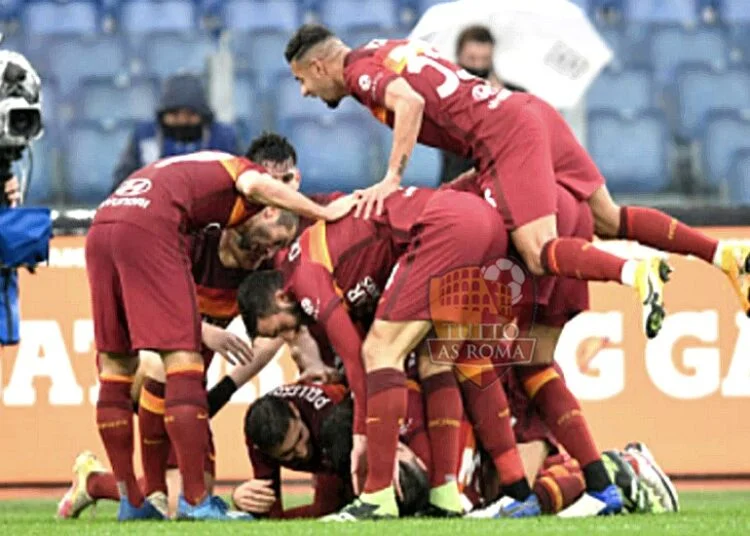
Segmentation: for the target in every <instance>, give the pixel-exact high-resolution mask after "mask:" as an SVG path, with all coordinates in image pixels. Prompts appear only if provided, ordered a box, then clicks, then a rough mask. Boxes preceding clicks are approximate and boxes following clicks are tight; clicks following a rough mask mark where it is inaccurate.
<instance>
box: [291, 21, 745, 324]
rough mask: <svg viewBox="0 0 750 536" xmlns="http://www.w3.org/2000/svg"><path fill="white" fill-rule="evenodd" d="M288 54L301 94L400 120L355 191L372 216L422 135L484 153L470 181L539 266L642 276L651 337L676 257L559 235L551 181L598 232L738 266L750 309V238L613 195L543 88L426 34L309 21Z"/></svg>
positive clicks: (635, 283) (587, 274)
mask: <svg viewBox="0 0 750 536" xmlns="http://www.w3.org/2000/svg"><path fill="white" fill-rule="evenodd" d="M285 56H286V60H287V61H288V62H289V64H290V67H291V71H292V73H293V74H294V76H295V78H296V79H297V80H298V81H299V83H300V87H301V92H302V95H304V96H311V97H318V98H320V99H321V100H323V101H324V102H325V103H326V104H328V106H329V107H331V108H335V107H336V106H338V104H339V102H340V101H341V99H343V98H344V97H346V96H348V95H351V96H353V97H354V98H355V99H357V100H358V101H359V102H360V103H362V104H363V105H364V106H366V107H368V108H370V109H371V110H372V112H373V115H374V116H375V117H376V118H377V119H378V120H380V121H381V122H383V123H385V124H387V125H389V126H391V127H392V128H393V131H394V132H393V134H394V135H393V145H392V147H391V154H390V159H389V161H388V171H387V173H386V176H385V178H384V179H383V180H382V181H381V182H380V183H378V184H377V185H375V186H373V187H371V188H369V189H367V190H364V191H362V192H359V195H360V196H361V198H362V199H363V200H364V201H365V206H364V211H363V214H364V217H365V218H367V217H369V214H370V212H371V209H372V208H373V206H374V205H376V206H375V208H376V212H378V213H379V212H380V210H381V208H382V205H383V199H384V198H385V197H386V196H387V195H388V194H389V193H390V192H393V191H394V190H395V189H396V188H397V187H398V186H399V184H400V182H401V177H402V176H403V173H404V170H405V168H406V166H407V164H408V161H409V158H410V156H411V153H412V151H413V149H414V146H415V144H416V143H417V142H418V141H419V142H421V143H424V144H425V145H430V146H433V147H438V148H440V149H443V150H447V151H451V152H454V153H456V154H457V155H460V156H463V157H466V158H469V157H470V158H472V159H475V160H477V161H478V166H477V171H476V173H475V174H473V175H471V176H470V178H469V180H471V181H473V182H474V183H475V185H476V189H477V190H478V191H479V192H481V195H482V197H484V198H485V199H487V200H488V201H489V202H491V203H492V204H493V206H495V207H496V208H497V211H498V212H499V213H500V214H501V215H502V217H503V220H504V223H505V227H506V228H507V230H508V231H509V232H510V233H511V239H512V242H513V244H514V245H515V247H516V248H517V250H518V251H519V253H520V255H521V258H522V259H523V260H524V261H525V264H526V265H527V266H528V267H529V269H530V270H531V271H532V273H534V274H538V275H541V274H554V275H562V276H567V277H576V278H579V279H585V280H588V281H614V282H618V283H622V284H624V285H629V286H632V287H634V288H635V289H636V291H637V292H638V295H639V297H640V299H641V302H642V303H643V321H644V327H645V331H646V334H647V335H648V336H649V337H654V336H656V334H657V333H658V331H659V329H660V328H661V325H662V321H663V317H664V308H663V305H664V298H663V285H664V282H665V281H666V280H667V279H668V275H669V268H668V266H667V265H666V264H665V263H664V262H663V261H659V260H658V259H655V260H650V261H635V260H624V259H621V258H619V257H616V256H614V255H612V254H609V253H607V252H604V251H602V250H599V249H597V248H593V247H590V243H589V242H587V241H584V240H581V239H576V238H569V237H561V236H560V235H559V233H558V232H557V229H556V226H555V199H554V192H555V188H554V184H555V182H557V183H558V184H562V185H563V186H564V187H565V188H567V189H568V190H570V191H571V192H572V193H573V194H574V195H575V196H576V197H577V198H578V199H581V200H586V201H587V202H588V203H589V205H590V207H591V210H592V212H593V214H594V218H595V223H596V234H597V236H599V237H601V238H627V239H630V240H635V241H637V242H640V243H641V244H644V245H647V246H650V247H653V248H656V249H660V250H663V251H668V252H672V253H679V254H683V255H694V256H696V257H698V258H700V259H702V260H704V261H705V262H708V263H711V264H713V265H715V266H717V267H718V268H719V269H721V270H722V271H723V272H724V273H726V274H727V275H728V276H729V277H730V279H731V281H732V284H733V286H734V288H735V290H736V291H737V292H738V294H739V296H740V299H741V301H742V306H743V309H744V310H745V311H746V312H748V311H750V301H748V297H747V295H746V294H745V292H743V290H742V285H741V281H740V276H741V275H743V274H745V273H746V272H748V271H750V244H748V243H744V242H743V243H742V244H739V245H735V244H732V243H730V242H729V241H718V240H715V239H713V238H710V237H707V236H705V235H703V234H702V233H700V232H698V231H697V230H695V229H693V228H691V227H688V226H687V225H684V224H682V223H680V222H678V221H677V220H675V219H673V218H671V217H670V216H668V215H667V214H664V213H663V212H660V211H657V210H654V209H650V208H642V207H620V206H618V205H617V204H615V202H614V201H613V200H612V198H611V196H610V194H609V192H608V190H607V187H606V185H605V181H604V178H603V177H602V175H601V174H600V173H599V170H598V169H597V168H596V165H595V164H594V163H593V161H592V160H591V158H590V156H589V155H588V154H587V153H586V151H585V150H584V148H583V147H582V146H581V145H580V144H579V143H578V141H577V140H576V138H575V136H574V135H573V133H572V131H571V130H570V128H569V127H568V125H567V124H566V123H565V120H564V119H563V118H562V116H561V115H560V114H559V113H558V112H557V111H556V110H555V109H554V108H552V107H551V106H550V105H548V104H547V103H546V102H544V101H542V100H541V99H539V98H537V97H534V96H533V95H530V94H527V93H514V92H511V91H509V90H507V89H499V88H493V87H492V86H491V85H490V84H489V83H488V82H487V81H485V80H482V79H480V78H477V77H475V76H472V75H471V74H469V73H468V72H467V71H465V70H463V69H461V68H460V67H458V66H456V65H455V64H453V63H451V62H449V61H447V60H446V59H445V58H443V57H441V56H440V55H439V54H438V53H437V52H436V51H435V50H434V49H433V48H431V47H430V46H429V45H427V44H426V43H423V42H420V41H407V40H385V39H375V40H373V41H371V42H370V43H368V44H367V45H365V46H363V47H361V48H358V49H355V50H352V49H350V48H349V47H347V46H346V45H345V44H344V43H343V42H342V41H341V40H340V39H338V38H337V37H336V36H335V35H334V34H333V33H331V32H330V31H329V30H328V29H327V28H325V27H323V26H319V25H312V24H308V25H304V26H302V27H301V28H299V29H298V30H297V32H296V33H295V35H294V36H293V37H292V38H291V39H290V41H289V43H288V45H287V48H286V51H285ZM358 212H359V211H358ZM541 292H542V294H545V293H548V292H549V287H543V288H542V289H541Z"/></svg>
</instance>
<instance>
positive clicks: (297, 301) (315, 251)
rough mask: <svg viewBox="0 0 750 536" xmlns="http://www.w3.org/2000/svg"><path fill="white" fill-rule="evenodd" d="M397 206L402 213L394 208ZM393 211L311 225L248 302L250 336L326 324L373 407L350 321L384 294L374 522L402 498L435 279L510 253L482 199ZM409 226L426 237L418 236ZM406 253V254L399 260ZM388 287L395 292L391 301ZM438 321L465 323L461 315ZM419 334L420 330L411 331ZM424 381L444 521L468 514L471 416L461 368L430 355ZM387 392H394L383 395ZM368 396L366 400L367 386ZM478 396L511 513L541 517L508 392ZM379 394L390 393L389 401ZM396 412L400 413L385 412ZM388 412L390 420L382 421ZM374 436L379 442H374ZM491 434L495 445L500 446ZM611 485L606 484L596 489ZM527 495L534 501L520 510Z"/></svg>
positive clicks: (413, 194)
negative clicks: (463, 442) (460, 466)
mask: <svg viewBox="0 0 750 536" xmlns="http://www.w3.org/2000/svg"><path fill="white" fill-rule="evenodd" d="M396 208H397V209H398V210H393V209H396ZM385 214H386V215H385V216H382V217H376V218H375V219H374V220H373V221H372V222H367V221H363V220H359V219H356V218H354V217H353V216H348V217H346V218H345V219H343V220H341V221H340V222H337V223H334V224H330V225H323V224H318V225H316V226H314V227H312V228H310V229H308V230H307V231H306V232H305V233H303V234H302V236H301V237H300V239H299V240H298V242H296V243H295V244H294V245H293V246H292V248H291V249H290V252H289V255H288V256H287V260H286V261H285V262H284V263H283V265H282V266H281V273H267V274H265V273H262V272H259V273H256V274H253V275H252V276H250V277H249V278H248V280H247V281H246V283H243V287H242V288H241V290H240V296H239V301H240V310H241V313H242V315H243V320H244V321H245V326H246V328H247V329H248V332H249V333H250V334H251V335H254V334H256V333H261V334H264V335H267V336H272V335H278V334H280V333H284V332H287V331H294V330H295V329H297V327H298V326H299V325H300V322H301V317H302V313H303V312H304V313H306V314H307V315H309V316H311V317H312V318H313V319H314V320H317V322H318V323H319V324H320V325H321V326H322V327H323V328H324V330H325V331H326V334H327V336H328V338H329V339H330V340H331V343H332V345H333V347H334V349H336V351H337V353H338V354H339V355H340V356H341V357H342V359H343V361H344V364H345V367H346V368H347V377H348V378H349V381H350V385H352V386H353V389H354V392H355V401H356V400H358V399H359V400H362V395H359V396H358V395H357V394H356V393H357V386H358V381H360V380H359V379H358V377H357V376H356V374H357V373H359V371H360V370H361V367H362V365H361V361H360V357H359V354H360V352H359V350H358V348H359V343H360V340H361V339H360V338H359V334H358V332H357V330H356V329H355V328H354V326H353V325H352V324H351V320H352V319H358V320H364V321H365V322H364V323H365V325H367V322H368V320H367V319H368V317H371V316H372V310H373V309H374V306H375V302H376V301H377V300H378V299H379V298H380V302H379V305H378V306H377V311H376V314H375V317H376V320H375V322H374V323H373V325H372V328H371V329H370V331H369V332H368V335H367V340H366V342H365V344H364V346H363V347H362V355H363V356H364V358H365V361H366V363H367V365H368V367H369V366H372V367H373V374H370V375H368V389H367V396H368V403H367V411H368V417H369V419H370V423H371V424H370V425H368V427H367V435H368V443H369V444H368V448H367V456H368V469H369V471H368V482H367V483H366V485H365V495H364V496H363V499H367V500H369V501H377V503H382V504H374V503H365V506H364V507H363V508H360V506H361V505H362V503H359V502H358V503H356V504H355V505H354V506H355V507H356V509H357V511H358V512H359V511H361V512H363V515H365V516H368V517H369V516H379V515H395V514H396V505H395V494H394V492H393V489H392V487H391V486H390V483H391V477H392V471H393V460H394V456H395V451H393V450H392V449H395V444H396V442H395V441H391V440H390V439H389V438H390V436H391V434H393V433H396V432H397V427H398V426H397V423H398V421H399V418H400V416H402V415H403V411H405V407H403V406H401V403H400V400H403V399H402V398H401V397H402V396H404V395H402V394H401V393H404V394H405V391H401V389H405V387H402V386H404V380H403V372H402V369H403V359H404V358H405V355H406V353H407V352H409V351H411V349H412V348H413V347H415V346H416V345H417V344H418V343H419V342H421V340H422V338H423V337H424V336H425V335H426V334H427V332H428V331H429V328H430V327H431V326H432V320H435V318H432V317H434V314H432V313H434V311H431V310H430V304H429V301H430V298H429V295H428V294H429V292H428V290H429V282H430V279H431V278H433V277H438V276H439V275H441V274H442V273H444V272H447V271H450V270H452V269H454V268H458V267H466V266H467V265H469V266H470V265H472V263H475V264H477V266H479V265H481V264H482V263H485V262H490V259H489V258H488V257H486V255H487V251H491V252H492V255H490V256H491V257H493V258H492V262H494V261H495V260H497V259H498V258H500V257H502V255H503V251H502V250H501V251H497V252H495V251H493V250H492V248H496V247H498V246H500V245H501V244H502V240H501V237H499V236H498V235H497V233H498V229H500V228H502V221H497V220H498V219H499V218H498V217H497V215H496V213H495V212H494V211H492V210H491V209H490V207H488V206H487V205H486V204H485V203H484V202H482V201H481V200H478V198H476V197H474V196H465V195H458V194H457V193H451V192H438V193H434V192H430V191H425V190H422V189H413V188H410V189H407V190H403V191H402V192H400V193H396V194H394V195H393V196H392V197H390V198H389V199H388V200H387V203H386V213H385ZM407 215H409V216H408V217H407ZM409 218H411V220H409ZM410 230H415V231H416V232H415V233H414V234H413V235H410V234H409V231H410ZM462 230H463V231H462ZM389 234H390V237H389ZM394 247H395V250H394ZM399 253H401V254H402V255H403V256H402V257H401V260H400V261H399V262H396V259H395V258H396V256H397V254H399ZM389 266H394V267H393V270H392V277H390V279H389V283H388V284H386V285H384V283H383V280H384V279H385V277H386V276H385V274H386V273H387V272H388V271H389V270H388V268H389ZM477 272H478V268H477ZM282 273H283V274H284V275H282ZM383 288H385V295H384V296H383V297H382V298H381V297H380V293H381V289H383ZM389 290H391V291H392V292H389ZM344 307H346V308H347V309H348V315H347V311H346V310H345V308H344ZM431 315H432V317H431ZM410 318H413V319H416V320H410ZM436 320H445V321H450V320H453V321H454V322H455V321H456V319H455V318H453V319H449V318H437V319H436ZM409 328H411V329H412V330H413V332H408V329H409ZM394 346H396V347H394ZM435 369H437V371H435ZM381 376H382V377H381ZM420 376H421V377H422V381H423V388H424V393H425V397H426V405H427V412H428V415H429V419H428V420H429V421H430V422H434V423H440V424H439V425H436V426H433V427H430V428H429V433H430V439H431V443H432V445H433V446H435V445H440V448H439V449H437V450H435V449H433V452H432V461H433V465H434V466H435V467H436V470H435V471H433V475H432V479H433V481H432V490H431V504H432V506H433V507H434V511H433V513H434V514H436V515H437V514H441V515H448V514H458V513H460V511H461V504H460V498H459V495H458V490H457V486H456V484H455V470H456V466H457V462H456V460H457V457H458V437H457V428H458V423H459V422H460V419H461V415H462V413H463V412H462V408H461V401H460V393H459V390H458V387H457V386H456V382H455V379H454V378H453V372H452V370H451V366H446V365H439V366H436V364H435V363H430V360H429V359H423V360H422V362H421V363H420ZM371 380H372V383H371ZM496 383H497V382H495V383H494V384H492V385H495V384H496ZM383 385H384V386H385V387H386V388H385V389H381V387H382V386H383ZM359 388H360V389H361V391H360V392H364V389H363V388H362V387H361V386H360V387H359ZM467 388H468V389H472V390H475V391H477V393H476V395H475V396H471V397H467V395H466V393H464V395H465V397H467V398H469V400H470V402H469V403H468V404H467V412H468V413H469V415H470V418H471V419H472V421H473V422H483V423H485V425H484V426H481V427H480V434H485V436H484V437H482V440H483V443H484V444H485V445H488V447H489V448H490V449H491V451H492V452H493V459H494V460H495V462H496V463H497V464H498V467H499V468H500V467H502V468H503V469H501V470H499V473H500V474H501V475H503V477H504V479H506V480H505V481H504V482H503V484H504V490H503V491H504V493H505V494H506V495H508V496H510V497H514V498H515V499H516V501H519V502H520V503H519V504H515V503H514V504H512V505H509V506H512V507H509V508H508V512H509V513H510V512H511V511H512V512H513V513H515V514H516V515H528V514H529V513H534V512H535V509H534V504H533V503H534V500H532V497H531V492H530V489H529V488H528V485H527V484H526V483H525V482H524V480H523V469H522V467H521V464H520V460H519V458H518V455H517V452H516V451H515V448H514V446H513V437H512V431H511V430H510V424H509V420H508V414H507V412H503V410H502V408H503V407H506V406H507V404H506V402H505V399H504V394H503V392H502V389H501V388H500V387H499V386H496V387H495V388H484V389H479V388H476V389H474V388H473V387H472V386H467ZM379 393H382V394H380V396H378V395H379ZM372 399H375V401H374V404H371V403H370V402H371V401H372ZM431 402H432V404H431ZM378 408H380V409H378ZM402 408H403V409H402ZM394 410H395V412H396V414H395V415H387V414H386V412H394ZM378 411H382V412H383V414H382V415H378V414H377V412H378ZM358 417H359V418H358ZM362 420H363V419H362V418H361V409H360V410H359V411H357V410H356V409H355V424H354V429H355V433H356V434H357V435H359V434H360V433H361V429H362V428H361V421H362ZM375 424H377V425H378V426H375ZM376 428H379V430H376ZM371 435H372V436H373V437H374V438H375V440H374V441H373V442H372V443H371V442H370V440H369V436H371ZM489 435H493V436H494V437H493V438H492V439H489V437H488V436H489ZM436 438H438V439H436ZM357 441H360V439H359V438H357V437H356V435H355V450H357ZM380 450H382V453H381V452H379V451H380ZM389 451H391V452H392V453H390V454H389V453H388V452H389ZM357 453H358V452H355V453H354V454H353V460H354V463H353V470H356V469H357V463H358V458H357ZM599 465H601V464H599ZM600 469H601V473H603V474H602V476H601V477H600V480H601V481H603V482H605V483H608V478H607V475H606V472H605V471H604V468H603V467H600ZM386 471H388V473H386ZM374 475H377V477H375V476H374ZM373 481H374V482H376V483H373ZM606 488H607V486H606V485H605V486H604V487H603V488H599V489H597V490H596V492H603V491H605V490H606ZM355 490H356V481H355ZM592 491H593V490H592ZM613 491H614V490H613ZM368 492H369V493H368ZM610 495H612V494H610ZM615 495H616V493H615ZM381 499H382V500H381ZM527 499H528V500H531V503H530V504H529V505H526V507H525V508H519V505H520V504H523V501H525V500H527ZM612 501H613V502H612V504H611V505H608V507H609V508H610V509H611V511H617V510H619V508H620V504H619V502H618V501H619V496H617V497H612ZM536 511H538V508H536Z"/></svg>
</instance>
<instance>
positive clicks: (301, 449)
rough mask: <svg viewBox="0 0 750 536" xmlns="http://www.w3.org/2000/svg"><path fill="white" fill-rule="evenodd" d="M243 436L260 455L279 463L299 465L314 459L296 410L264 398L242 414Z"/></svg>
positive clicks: (309, 442)
mask: <svg viewBox="0 0 750 536" xmlns="http://www.w3.org/2000/svg"><path fill="white" fill-rule="evenodd" d="M245 436H246V437H248V438H250V441H252V442H253V445H254V446H255V447H257V448H258V449H260V450H261V451H262V452H263V453H265V454H266V455H268V456H270V457H271V458H273V459H275V460H279V461H280V462H295V461H298V462H302V461H306V460H309V459H310V458H311V457H312V456H313V453H314V452H313V445H312V442H311V441H310V429H309V428H308V427H307V425H306V424H305V422H304V421H303V420H302V418H301V417H300V414H299V411H298V410H297V408H296V407H294V406H293V405H292V404H290V403H289V402H288V401H287V400H284V399H283V398H278V397H275V396H270V395H266V396H264V397H262V398H260V399H259V400H258V401H257V402H255V403H254V404H253V405H252V406H250V407H249V408H248V410H247V413H246V414H245Z"/></svg>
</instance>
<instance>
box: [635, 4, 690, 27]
mask: <svg viewBox="0 0 750 536" xmlns="http://www.w3.org/2000/svg"><path fill="white" fill-rule="evenodd" d="M696 15H697V13H696V10H695V0H626V2H625V16H626V17H627V19H629V20H630V21H632V22H636V23H643V22H646V23H651V22H659V23H680V24H689V23H693V22H695V20H696Z"/></svg>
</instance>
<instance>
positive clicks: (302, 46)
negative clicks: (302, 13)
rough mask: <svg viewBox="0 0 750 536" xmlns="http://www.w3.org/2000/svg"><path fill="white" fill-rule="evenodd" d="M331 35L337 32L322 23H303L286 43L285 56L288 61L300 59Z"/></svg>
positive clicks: (333, 35)
mask: <svg viewBox="0 0 750 536" xmlns="http://www.w3.org/2000/svg"><path fill="white" fill-rule="evenodd" d="M331 37H335V34H334V33H333V32H332V31H331V30H329V29H328V28H326V27H325V26H323V25H321V24H303V25H302V26H300V27H299V29H297V31H296V32H294V35H293V36H292V38H291V39H290V40H289V42H288V43H287V44H286V50H284V57H285V58H286V61H287V63H292V62H293V61H295V60H299V59H300V58H301V57H302V56H304V55H305V54H306V53H307V51H308V50H310V49H311V48H312V47H314V46H315V45H317V44H318V43H322V42H323V41H325V40H326V39H329V38H331Z"/></svg>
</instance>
